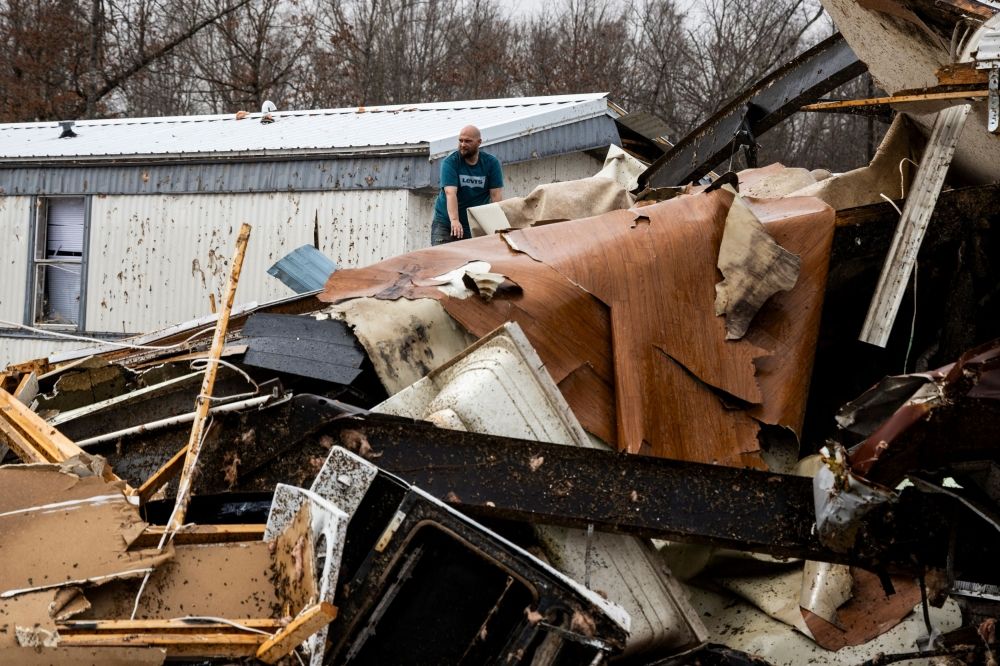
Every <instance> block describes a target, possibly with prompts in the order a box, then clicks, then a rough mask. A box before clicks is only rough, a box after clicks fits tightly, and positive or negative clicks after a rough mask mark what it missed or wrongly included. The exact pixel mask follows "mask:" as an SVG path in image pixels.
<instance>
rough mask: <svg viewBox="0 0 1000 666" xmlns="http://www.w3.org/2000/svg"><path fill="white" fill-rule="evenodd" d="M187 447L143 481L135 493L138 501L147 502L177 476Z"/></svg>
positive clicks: (183, 447) (182, 448)
mask: <svg viewBox="0 0 1000 666" xmlns="http://www.w3.org/2000/svg"><path fill="white" fill-rule="evenodd" d="M187 452H188V447H187V444H185V445H184V446H182V447H181V450H180V451H178V452H177V453H175V454H174V455H173V457H171V458H170V460H168V461H167V462H165V463H163V465H162V466H161V467H160V469H158V470H156V471H155V472H153V474H152V475H151V476H150V477H149V478H148V479H146V480H145V481H143V483H142V485H141V486H139V489H138V490H137V491H136V492H137V493H138V495H139V501H140V502H141V503H142V504H145V503H146V502H148V501H149V498H151V497H152V496H153V495H155V494H156V491H157V490H159V489H160V488H162V487H163V486H165V485H167V484H168V483H169V482H170V479H172V478H174V477H175V476H177V472H179V471H180V470H181V467H183V465H184V459H185V457H186V456H187Z"/></svg>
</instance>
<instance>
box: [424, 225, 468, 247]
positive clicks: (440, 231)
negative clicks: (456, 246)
mask: <svg viewBox="0 0 1000 666" xmlns="http://www.w3.org/2000/svg"><path fill="white" fill-rule="evenodd" d="M468 237H469V235H468V233H466V234H465V235H463V236H462V238H468ZM457 240H459V239H458V238H455V237H454V236H452V235H451V222H439V221H438V220H434V221H433V222H431V245H443V244H445V243H451V242H453V241H457Z"/></svg>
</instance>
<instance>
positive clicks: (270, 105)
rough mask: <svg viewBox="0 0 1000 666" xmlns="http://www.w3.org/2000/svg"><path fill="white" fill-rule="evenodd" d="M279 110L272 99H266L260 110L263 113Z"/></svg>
mask: <svg viewBox="0 0 1000 666" xmlns="http://www.w3.org/2000/svg"><path fill="white" fill-rule="evenodd" d="M277 110H278V107H276V106H275V105H274V102H272V101H271V100H266V101H265V102H264V103H263V104H261V106H260V112H261V113H271V112H272V111H277Z"/></svg>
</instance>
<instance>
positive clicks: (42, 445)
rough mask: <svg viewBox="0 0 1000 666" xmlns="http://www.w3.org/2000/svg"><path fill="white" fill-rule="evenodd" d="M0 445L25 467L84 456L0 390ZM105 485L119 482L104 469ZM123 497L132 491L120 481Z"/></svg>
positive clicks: (35, 415)
mask: <svg viewBox="0 0 1000 666" xmlns="http://www.w3.org/2000/svg"><path fill="white" fill-rule="evenodd" d="M0 441H3V442H4V443H6V444H7V445H8V446H9V447H10V448H11V450H12V451H14V453H15V454H16V455H17V457H18V458H20V459H21V460H22V461H23V462H25V463H62V462H65V461H67V460H69V459H70V458H73V457H75V456H80V455H84V456H86V455H87V453H86V452H85V451H84V450H83V449H81V448H80V447H79V446H77V445H76V444H74V443H73V442H72V441H71V440H70V439H69V438H68V437H66V436H65V435H63V434H62V433H61V432H59V431H58V430H57V429H56V428H55V427H53V426H51V425H50V424H48V423H47V422H46V421H45V420H44V419H43V418H42V417H40V416H39V415H38V414H36V413H35V412H33V411H31V409H29V408H28V406H27V405H24V404H22V403H21V401H20V400H18V399H17V398H15V397H14V396H13V395H11V394H10V393H8V392H7V391H4V390H2V389H0ZM103 476H104V478H105V480H107V481H121V479H119V478H118V477H117V476H115V474H114V472H112V471H111V468H110V467H109V466H107V465H105V466H104V473H103ZM122 484H123V486H124V490H125V494H127V495H133V494H135V490H134V489H132V488H131V487H130V486H129V485H128V484H126V483H125V482H124V481H122Z"/></svg>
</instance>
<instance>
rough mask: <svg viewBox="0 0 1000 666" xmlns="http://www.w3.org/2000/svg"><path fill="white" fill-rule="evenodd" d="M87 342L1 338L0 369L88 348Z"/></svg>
mask: <svg viewBox="0 0 1000 666" xmlns="http://www.w3.org/2000/svg"><path fill="white" fill-rule="evenodd" d="M86 346H87V343H86V342H81V341H79V340H56V339H53V338H37V337H17V338H10V337H0V368H5V367H7V366H8V365H10V364H12V363H24V362H25V361H32V360H34V359H36V358H45V357H47V356H48V355H49V354H54V353H56V352H61V351H70V350H72V349H79V348H81V347H86Z"/></svg>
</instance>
